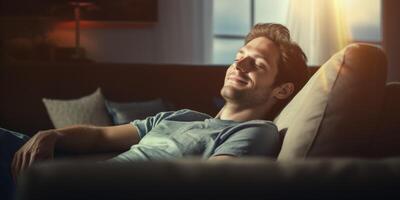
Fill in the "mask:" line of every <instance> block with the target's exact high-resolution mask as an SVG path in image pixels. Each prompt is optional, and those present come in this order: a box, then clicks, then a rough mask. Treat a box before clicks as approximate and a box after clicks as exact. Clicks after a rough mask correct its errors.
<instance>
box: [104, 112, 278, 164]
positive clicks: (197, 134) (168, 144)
mask: <svg viewBox="0 0 400 200" xmlns="http://www.w3.org/2000/svg"><path fill="white" fill-rule="evenodd" d="M131 124H132V125H134V126H135V127H137V129H138V132H139V136H140V138H141V140H140V141H139V143H138V144H135V145H133V146H132V147H131V148H130V150H128V151H126V152H124V153H122V154H120V155H118V156H116V157H114V158H112V159H111V160H110V161H116V162H126V161H137V160H165V159H168V160H171V159H176V158H183V157H202V158H203V159H207V158H209V157H211V156H217V155H231V156H268V157H276V156H277V154H278V152H279V149H280V146H281V144H280V139H279V135H278V130H277V128H276V126H275V125H274V124H273V123H272V122H271V121H265V120H252V121H247V122H235V121H229V120H221V119H216V118H212V117H211V116H209V115H207V114H204V113H200V112H196V111H192V110H188V109H184V110H179V111H175V112H161V113H159V114H157V115H155V116H153V117H148V118H146V119H144V120H135V121H133V122H131Z"/></svg>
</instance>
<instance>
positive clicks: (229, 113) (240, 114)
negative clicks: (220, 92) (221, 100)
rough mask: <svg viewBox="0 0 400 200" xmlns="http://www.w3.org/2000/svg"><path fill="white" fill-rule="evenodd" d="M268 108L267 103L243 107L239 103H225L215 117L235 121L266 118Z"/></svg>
mask: <svg viewBox="0 0 400 200" xmlns="http://www.w3.org/2000/svg"><path fill="white" fill-rule="evenodd" d="M268 110H269V106H268V105H260V106H257V107H243V106H240V105H236V104H230V103H227V104H225V106H224V107H223V108H222V109H221V111H220V112H219V113H218V115H217V116H216V118H219V119H222V120H232V121H237V122H244V121H250V120H255V119H266V116H267V112H268Z"/></svg>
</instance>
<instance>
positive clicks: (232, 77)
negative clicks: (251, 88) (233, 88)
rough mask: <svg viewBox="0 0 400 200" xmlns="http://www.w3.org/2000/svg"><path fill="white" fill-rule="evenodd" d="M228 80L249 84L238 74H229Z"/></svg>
mask: <svg viewBox="0 0 400 200" xmlns="http://www.w3.org/2000/svg"><path fill="white" fill-rule="evenodd" d="M228 81H232V82H234V83H238V84H240V85H247V81H246V80H244V79H243V78H241V77H238V76H229V77H228Z"/></svg>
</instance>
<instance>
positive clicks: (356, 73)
mask: <svg viewBox="0 0 400 200" xmlns="http://www.w3.org/2000/svg"><path fill="white" fill-rule="evenodd" d="M385 80H386V59H385V55H384V53H383V52H382V50H380V49H379V48H376V47H373V46H370V45H365V44H353V45H349V46H347V47H346V48H344V49H343V50H342V51H340V52H338V53H337V54H335V55H334V56H333V57H331V58H330V59H329V60H328V61H327V62H326V63H325V64H324V65H322V66H321V67H320V69H319V70H318V71H317V72H316V73H315V74H314V75H313V76H312V77H311V78H310V80H309V81H308V82H307V84H306V85H305V86H304V87H303V88H302V90H301V91H300V92H299V93H298V94H297V95H296V96H295V97H294V98H293V99H292V101H291V102H290V103H289V104H288V105H287V106H286V107H285V108H284V109H283V110H282V112H281V113H280V114H279V116H278V117H277V118H276V119H275V120H274V122H275V123H276V125H277V126H278V129H279V130H282V131H284V130H286V135H285V138H284V141H283V145H282V149H281V152H280V154H279V156H278V160H290V159H295V158H307V157H359V156H365V155H366V154H368V148H369V145H370V142H371V139H372V138H373V135H372V134H374V133H375V132H376V130H377V129H376V128H377V121H378V119H379V113H380V109H381V106H382V102H383V93H384V86H385Z"/></svg>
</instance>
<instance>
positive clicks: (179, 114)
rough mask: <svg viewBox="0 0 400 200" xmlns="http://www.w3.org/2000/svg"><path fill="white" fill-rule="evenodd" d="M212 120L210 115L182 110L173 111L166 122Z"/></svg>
mask: <svg viewBox="0 0 400 200" xmlns="http://www.w3.org/2000/svg"><path fill="white" fill-rule="evenodd" d="M209 118H212V117H211V116H210V115H208V114H205V113H201V112H198V111H194V110H190V109H181V110H177V111H173V112H172V113H171V114H170V115H169V116H168V117H166V118H165V119H166V120H174V121H198V120H205V119H209Z"/></svg>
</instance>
